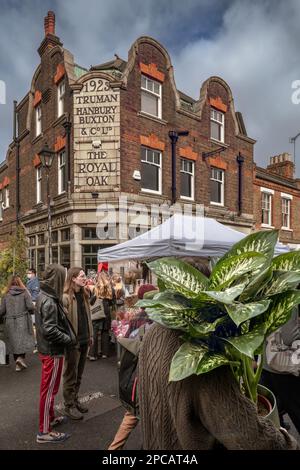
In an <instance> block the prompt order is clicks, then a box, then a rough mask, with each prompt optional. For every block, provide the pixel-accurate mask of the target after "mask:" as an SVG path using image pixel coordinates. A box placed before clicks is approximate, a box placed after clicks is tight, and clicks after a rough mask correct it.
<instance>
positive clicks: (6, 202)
mask: <svg viewBox="0 0 300 470" xmlns="http://www.w3.org/2000/svg"><path fill="white" fill-rule="evenodd" d="M8 207H9V187H8V186H6V188H4V198H3V209H8Z"/></svg>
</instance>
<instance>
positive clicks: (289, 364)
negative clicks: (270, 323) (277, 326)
mask: <svg viewBox="0 0 300 470" xmlns="http://www.w3.org/2000/svg"><path fill="white" fill-rule="evenodd" d="M266 363H267V366H269V367H270V368H271V369H272V370H274V372H277V373H279V374H292V375H296V376H299V375H300V341H299V340H296V341H294V342H293V343H292V344H291V346H286V345H285V344H284V343H283V340H282V337H281V332H280V331H277V332H275V333H272V334H271V335H270V336H269V337H268V339H267V344H266Z"/></svg>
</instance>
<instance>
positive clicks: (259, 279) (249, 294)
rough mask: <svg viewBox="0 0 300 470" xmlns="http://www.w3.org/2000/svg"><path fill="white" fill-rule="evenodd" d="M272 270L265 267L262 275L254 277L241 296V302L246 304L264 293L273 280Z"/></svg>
mask: <svg viewBox="0 0 300 470" xmlns="http://www.w3.org/2000/svg"><path fill="white" fill-rule="evenodd" d="M272 274H273V271H272V268H271V267H270V266H269V265H268V266H267V267H263V269H262V270H261V272H260V273H258V274H257V275H255V276H253V278H252V279H251V281H250V283H249V284H248V285H247V286H246V287H245V289H244V291H243V293H242V294H241V297H240V300H241V301H242V302H244V301H245V300H248V299H255V297H256V296H257V295H258V294H259V293H260V292H261V291H262V289H263V288H264V287H265V286H266V284H268V282H269V281H270V280H271V278H272Z"/></svg>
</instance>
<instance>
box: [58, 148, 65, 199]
mask: <svg viewBox="0 0 300 470" xmlns="http://www.w3.org/2000/svg"><path fill="white" fill-rule="evenodd" d="M62 156H64V161H63V163H61V159H62ZM63 169H65V171H66V152H65V150H62V151H61V152H59V154H58V194H63V193H65V192H66V189H62V188H63V186H64V184H66V181H63V179H62V177H63Z"/></svg>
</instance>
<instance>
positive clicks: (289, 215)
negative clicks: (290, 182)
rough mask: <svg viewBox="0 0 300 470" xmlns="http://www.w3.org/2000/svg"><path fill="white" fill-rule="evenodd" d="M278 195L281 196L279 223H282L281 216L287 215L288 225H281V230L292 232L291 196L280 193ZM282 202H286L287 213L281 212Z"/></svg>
mask: <svg viewBox="0 0 300 470" xmlns="http://www.w3.org/2000/svg"><path fill="white" fill-rule="evenodd" d="M280 195H281V222H283V214H286V215H288V225H287V226H285V225H283V224H282V226H281V229H282V230H288V231H292V229H291V205H292V200H293V196H292V195H291V194H286V193H281V194H280ZM283 201H287V202H288V205H287V207H288V212H283Z"/></svg>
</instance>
